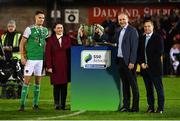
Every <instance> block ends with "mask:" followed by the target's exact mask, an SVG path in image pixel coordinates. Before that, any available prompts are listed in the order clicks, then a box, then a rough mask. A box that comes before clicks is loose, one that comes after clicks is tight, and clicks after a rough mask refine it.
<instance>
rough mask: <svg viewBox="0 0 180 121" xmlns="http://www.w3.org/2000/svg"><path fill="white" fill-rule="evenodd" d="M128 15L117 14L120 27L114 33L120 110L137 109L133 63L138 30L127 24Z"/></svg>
mask: <svg viewBox="0 0 180 121" xmlns="http://www.w3.org/2000/svg"><path fill="white" fill-rule="evenodd" d="M128 20H129V19H128V15H127V14H125V13H120V14H118V22H119V24H120V26H121V28H119V29H117V31H116V33H115V40H116V42H117V52H118V53H117V59H118V60H117V61H118V69H119V75H120V78H121V81H122V87H123V106H122V107H121V109H120V111H121V112H129V111H131V112H138V111H139V89H138V85H137V79H136V74H135V70H134V64H135V63H136V57H137V48H138V32H137V30H136V29H135V28H134V27H132V26H130V25H129V24H128ZM130 89H132V95H133V101H132V108H131V109H130V99H131V98H130V92H131V91H130Z"/></svg>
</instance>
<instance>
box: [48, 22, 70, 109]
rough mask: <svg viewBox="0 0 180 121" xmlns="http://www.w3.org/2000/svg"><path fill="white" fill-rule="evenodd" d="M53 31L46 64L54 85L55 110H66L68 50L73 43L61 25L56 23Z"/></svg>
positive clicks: (49, 40) (49, 41)
mask: <svg viewBox="0 0 180 121" xmlns="http://www.w3.org/2000/svg"><path fill="white" fill-rule="evenodd" d="M53 29H54V34H52V36H51V37H50V38H49V39H48V41H47V45H46V54H45V55H46V60H45V62H46V67H47V72H49V73H50V79H51V84H52V85H53V96H54V105H55V109H56V110H60V109H62V110H65V106H66V96H67V84H68V74H67V73H68V64H69V63H68V61H67V60H68V58H67V50H68V49H69V48H70V46H71V41H70V38H69V36H65V35H64V28H63V25H62V24H61V23H56V24H55V26H54V27H53Z"/></svg>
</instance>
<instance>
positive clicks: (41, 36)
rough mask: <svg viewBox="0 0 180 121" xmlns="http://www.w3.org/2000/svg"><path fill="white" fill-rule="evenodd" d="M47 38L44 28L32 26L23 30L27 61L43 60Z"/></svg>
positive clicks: (46, 31) (46, 30)
mask: <svg viewBox="0 0 180 121" xmlns="http://www.w3.org/2000/svg"><path fill="white" fill-rule="evenodd" d="M47 36H48V29H47V28H46V27H37V26H35V25H32V26H30V27H27V28H26V29H25V31H24V34H23V37H25V38H27V43H26V56H27V59H28V60H43V57H44V50H45V39H46V38H47Z"/></svg>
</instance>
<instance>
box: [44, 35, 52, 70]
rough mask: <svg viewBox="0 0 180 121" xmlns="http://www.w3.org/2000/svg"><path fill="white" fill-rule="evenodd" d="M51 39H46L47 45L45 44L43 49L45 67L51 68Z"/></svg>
mask: <svg viewBox="0 0 180 121" xmlns="http://www.w3.org/2000/svg"><path fill="white" fill-rule="evenodd" d="M51 41H52V39H51V37H50V38H49V39H48V41H47V43H46V49H45V63H46V67H47V68H48V69H49V68H52V49H51V48H52V46H51Z"/></svg>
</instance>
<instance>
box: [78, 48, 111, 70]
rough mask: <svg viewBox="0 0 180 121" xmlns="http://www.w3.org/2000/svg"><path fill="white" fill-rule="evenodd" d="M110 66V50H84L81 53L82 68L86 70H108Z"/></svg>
mask: <svg viewBox="0 0 180 121" xmlns="http://www.w3.org/2000/svg"><path fill="white" fill-rule="evenodd" d="M110 66H111V51H110V50H83V51H82V52H81V67H82V68H84V69H106V68H108V67H110Z"/></svg>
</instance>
